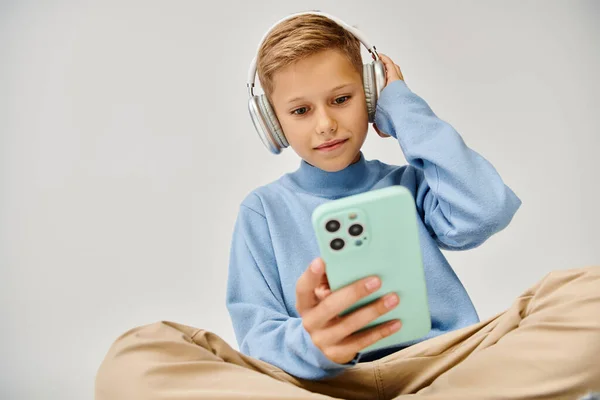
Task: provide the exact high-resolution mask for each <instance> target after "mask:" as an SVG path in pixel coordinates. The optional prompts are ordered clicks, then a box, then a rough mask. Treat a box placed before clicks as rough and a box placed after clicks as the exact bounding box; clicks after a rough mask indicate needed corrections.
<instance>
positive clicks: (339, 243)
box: [329, 238, 346, 251]
mask: <svg viewBox="0 0 600 400" xmlns="http://www.w3.org/2000/svg"><path fill="white" fill-rule="evenodd" d="M345 244H346V243H344V240H343V239H340V238H336V239H333V240H332V241H331V243H330V244H329V245H330V246H331V248H332V249H333V250H336V251H337V250H341V249H343V248H344V245H345Z"/></svg>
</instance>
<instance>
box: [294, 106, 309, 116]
mask: <svg viewBox="0 0 600 400" xmlns="http://www.w3.org/2000/svg"><path fill="white" fill-rule="evenodd" d="M307 111H308V110H307V109H306V107H300V108H297V109H295V110H294V111H292V114H296V115H302V114H306V112H307Z"/></svg>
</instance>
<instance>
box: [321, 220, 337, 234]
mask: <svg viewBox="0 0 600 400" xmlns="http://www.w3.org/2000/svg"><path fill="white" fill-rule="evenodd" d="M325 229H327V232H331V233H333V232H337V230H338V229H340V223H339V221H336V220H335V219H332V220H330V221H327V224H325Z"/></svg>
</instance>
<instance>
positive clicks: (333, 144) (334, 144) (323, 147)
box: [315, 139, 348, 151]
mask: <svg viewBox="0 0 600 400" xmlns="http://www.w3.org/2000/svg"><path fill="white" fill-rule="evenodd" d="M347 141H348V139H335V140H330V141H328V142H325V143H323V144H320V145H319V146H317V147H315V150H320V151H332V150H335V149H337V148H339V147H341V146H343V144H344V143H346V142H347Z"/></svg>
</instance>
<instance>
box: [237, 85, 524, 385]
mask: <svg viewBox="0 0 600 400" xmlns="http://www.w3.org/2000/svg"><path fill="white" fill-rule="evenodd" d="M375 123H376V124H377V126H378V127H379V128H380V129H381V130H382V131H384V132H387V133H389V134H391V135H392V136H393V137H394V138H396V139H397V141H398V143H399V144H400V147H401V148H402V150H403V152H404V155H405V157H406V160H407V161H408V163H409V165H405V166H394V165H387V164H384V163H382V162H380V161H377V160H370V161H368V160H366V159H365V157H364V154H362V153H361V158H360V160H359V161H358V162H357V163H354V164H352V165H350V166H348V167H347V168H346V169H344V170H342V171H338V172H326V171H323V170H320V169H318V168H316V167H313V166H311V165H310V164H308V163H306V162H305V161H302V162H301V163H300V166H299V168H298V169H297V170H296V171H295V172H293V173H289V174H286V175H284V176H282V177H281V178H279V179H278V180H276V181H274V182H272V183H270V184H268V185H265V186H262V187H259V188H257V189H256V190H254V191H253V192H251V193H250V194H249V195H248V196H247V197H246V198H245V199H244V200H243V202H242V204H241V206H240V209H239V215H238V218H237V220H236V224H235V228H234V233H233V238H232V244H231V253H230V265H229V277H228V284H227V307H228V310H229V313H230V316H231V320H232V323H233V327H234V331H235V334H236V338H237V341H238V344H239V348H240V351H241V352H242V353H244V354H247V355H249V356H252V357H254V358H258V359H260V360H263V361H266V362H268V363H270V364H272V365H275V366H277V367H279V368H281V369H283V370H284V371H286V372H288V373H289V374H291V375H294V376H297V377H299V378H305V379H322V378H326V377H330V376H332V375H335V374H337V373H339V372H341V371H343V370H344V368H347V367H348V365H352V364H353V363H355V362H358V361H359V360H360V361H364V360H372V359H377V358H380V357H383V356H385V355H387V354H390V353H392V352H395V351H398V350H400V349H401V348H404V347H406V346H408V345H411V344H414V342H413V343H404V344H402V345H400V346H398V347H394V348H388V349H384V350H379V351H376V352H373V353H367V354H360V355H359V357H357V358H355V360H354V361H353V362H352V363H349V364H344V365H341V364H337V363H334V362H332V361H330V360H329V359H327V358H326V357H325V356H324V354H323V353H322V352H321V351H320V350H319V349H318V348H317V347H316V346H315V345H314V344H313V343H312V340H311V338H310V335H309V334H308V332H306V330H305V329H304V328H303V326H302V320H301V318H300V316H299V315H298V312H297V311H296V306H295V303H296V292H295V289H296V281H297V280H298V278H299V277H300V275H301V274H302V273H303V272H304V271H305V270H306V268H307V267H308V265H309V264H310V262H311V261H312V260H313V259H314V258H316V257H318V256H319V250H318V245H317V241H316V239H315V236H314V233H313V229H312V225H311V214H312V212H313V210H314V209H315V207H317V206H318V205H320V204H322V203H324V202H327V201H330V200H334V199H339V198H342V197H346V196H349V195H353V194H357V193H362V192H366V191H369V190H373V189H380V188H383V187H387V186H390V185H402V186H404V187H406V188H408V189H409V190H410V191H411V192H412V194H413V196H414V198H415V202H416V207H417V211H418V214H419V217H420V218H419V235H420V243H421V248H422V255H423V263H424V268H425V276H426V281H427V291H428V296H429V308H430V312H431V322H432V329H431V331H430V332H429V334H428V335H427V336H426V337H424V338H422V339H421V340H425V339H428V338H432V337H435V336H437V335H440V334H443V333H446V332H449V331H453V330H455V329H459V328H463V327H465V326H468V325H471V324H474V323H476V322H478V316H477V313H476V311H475V308H474V307H473V304H472V302H471V300H470V299H469V296H468V295H467V292H466V291H465V289H464V287H463V285H462V283H461V282H460V280H459V279H458V277H457V276H456V274H455V273H454V271H453V270H452V268H451V267H450V265H449V264H448V261H447V260H446V258H445V257H444V255H443V254H442V252H441V251H440V249H449V250H465V249H470V248H473V247H476V246H478V245H480V244H482V243H483V242H484V241H485V240H486V239H487V238H489V237H490V236H491V235H492V234H494V233H496V232H498V231H500V230H501V229H503V228H504V227H506V226H507V225H508V223H509V222H510V221H511V219H512V217H513V215H514V214H515V212H516V211H517V209H518V208H519V206H520V204H521V201H520V200H519V198H518V197H517V196H516V195H515V194H514V193H513V192H512V190H511V189H510V188H508V187H507V186H506V185H505V184H504V183H503V181H502V179H501V178H500V176H499V175H498V173H497V172H496V170H495V169H494V167H493V166H492V165H491V164H490V163H489V162H488V161H486V160H485V159H484V158H483V157H482V156H481V155H479V154H478V153H476V152H475V151H473V150H471V149H470V148H468V147H467V146H466V144H465V143H464V142H463V140H462V138H461V137H460V135H459V134H458V133H457V132H456V130H454V128H453V127H452V126H450V124H448V123H446V122H444V121H442V120H441V119H439V118H438V117H437V116H436V115H435V114H434V113H433V111H432V110H431V108H430V107H429V106H428V105H427V103H426V102H425V101H424V100H423V99H422V98H420V97H419V96H418V95H416V94H415V93H413V92H412V91H411V90H410V89H409V88H408V87H407V85H406V83H405V82H404V81H401V80H398V81H394V82H392V83H390V84H389V85H388V86H386V87H385V88H384V90H383V91H382V93H381V97H380V99H379V101H378V104H377V112H376V117H375ZM388 140H391V139H388Z"/></svg>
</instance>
